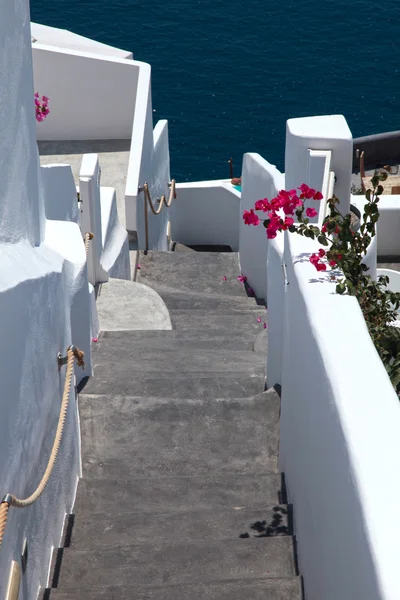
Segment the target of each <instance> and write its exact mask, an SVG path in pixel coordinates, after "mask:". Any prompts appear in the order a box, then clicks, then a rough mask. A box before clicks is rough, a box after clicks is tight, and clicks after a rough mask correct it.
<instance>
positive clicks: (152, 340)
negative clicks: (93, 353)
mask: <svg viewBox="0 0 400 600" xmlns="http://www.w3.org/2000/svg"><path fill="white" fill-rule="evenodd" d="M257 329H258V328H257ZM103 336H104V340H103ZM257 338H258V333H256V335H254V334H253V333H252V332H248V333H246V332H239V333H237V332H234V333H231V334H230V335H229V336H228V337H227V335H226V331H225V330H222V329H217V330H214V331H212V332H211V333H209V332H207V331H204V330H202V329H194V328H193V329H191V330H189V331H177V330H176V329H174V330H173V331H168V332H166V331H145V332H141V331H135V332H131V331H105V332H104V333H103V334H102V335H101V336H100V342H99V343H103V341H104V342H107V343H111V344H114V343H115V341H116V340H117V339H119V340H120V342H119V343H120V344H121V345H123V346H125V347H126V346H127V345H128V344H134V345H135V347H136V348H137V350H141V349H149V348H150V349H154V350H179V349H180V350H183V349H187V350H207V349H210V350H212V349H214V350H248V351H251V350H253V349H254V346H255V342H256V340H257ZM260 351H262V352H264V353H265V347H263V348H262V350H261V349H260Z"/></svg>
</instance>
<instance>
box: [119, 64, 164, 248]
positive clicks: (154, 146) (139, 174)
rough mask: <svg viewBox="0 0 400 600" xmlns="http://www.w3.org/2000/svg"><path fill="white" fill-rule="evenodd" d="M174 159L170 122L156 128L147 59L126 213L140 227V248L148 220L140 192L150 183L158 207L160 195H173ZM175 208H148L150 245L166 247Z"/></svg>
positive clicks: (129, 221)
mask: <svg viewBox="0 0 400 600" xmlns="http://www.w3.org/2000/svg"><path fill="white" fill-rule="evenodd" d="M170 178H171V175H170V160H169V139H168V122H167V121H165V120H162V121H158V123H157V125H156V126H155V128H154V130H153V111H152V101H151V69H150V66H149V65H146V64H144V63H143V65H142V67H141V69H140V75H139V85H138V101H137V105H136V109H135V119H134V124H133V131H132V142H131V150H130V155H129V166H128V176H127V182H126V190H125V215H126V227H127V229H128V231H136V232H137V236H138V245H139V248H140V249H144V248H145V247H146V237H145V221H144V202H145V200H144V192H143V191H141V192H139V188H143V185H144V183H147V184H148V186H149V190H150V195H151V199H152V201H153V205H154V206H155V207H158V204H157V202H156V199H157V198H161V196H162V195H163V194H165V196H166V197H167V199H168V197H169V187H168V184H169V182H170ZM170 215H171V209H169V208H167V207H166V206H164V207H163V209H162V211H161V212H160V214H159V215H153V214H152V212H151V209H150V208H148V223H149V248H150V249H156V248H157V249H159V250H166V249H167V246H168V242H167V224H168V221H169V220H170Z"/></svg>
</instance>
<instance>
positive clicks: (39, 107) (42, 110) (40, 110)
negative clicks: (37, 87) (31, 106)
mask: <svg viewBox="0 0 400 600" xmlns="http://www.w3.org/2000/svg"><path fill="white" fill-rule="evenodd" d="M48 104H49V99H48V97H47V96H42V98H40V96H39V94H38V92H36V94H35V115H36V121H38V122H39V123H41V122H42V121H44V120H45V118H46V117H47V115H48V114H49V112H50V109H49V107H48Z"/></svg>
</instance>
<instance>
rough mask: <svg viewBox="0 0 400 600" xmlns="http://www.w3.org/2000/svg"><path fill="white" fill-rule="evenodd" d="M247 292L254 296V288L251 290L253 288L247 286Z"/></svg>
mask: <svg viewBox="0 0 400 600" xmlns="http://www.w3.org/2000/svg"><path fill="white" fill-rule="evenodd" d="M247 293H248V294H249V296H254V290H253V288H251V287H249V288H248V289H247Z"/></svg>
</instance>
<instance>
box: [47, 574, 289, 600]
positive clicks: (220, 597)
mask: <svg viewBox="0 0 400 600" xmlns="http://www.w3.org/2000/svg"><path fill="white" fill-rule="evenodd" d="M72 598H73V599H74V600H103V599H104V600H105V599H107V600H297V599H300V598H301V580H300V577H290V578H289V577H287V578H285V579H280V578H277V577H275V578H271V579H268V578H259V579H251V580H248V579H241V580H235V581H224V582H223V583H219V582H211V583H208V584H197V585H196V584H194V585H190V584H189V585H179V586H175V585H174V586H168V587H167V586H165V585H160V586H148V585H147V586H145V585H139V586H138V585H132V584H130V585H128V586H121V585H120V586H118V585H113V586H106V587H99V586H91V587H89V588H82V587H81V586H80V587H76V588H73V589H71V593H68V592H63V591H62V590H52V592H51V595H50V599H51V600H72ZM50 599H47V598H46V600H50Z"/></svg>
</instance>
